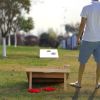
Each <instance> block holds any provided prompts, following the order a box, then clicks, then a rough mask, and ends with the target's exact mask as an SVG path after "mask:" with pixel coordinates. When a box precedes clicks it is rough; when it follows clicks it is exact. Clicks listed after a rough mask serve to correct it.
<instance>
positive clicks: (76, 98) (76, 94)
mask: <svg viewBox="0 0 100 100" xmlns="http://www.w3.org/2000/svg"><path fill="white" fill-rule="evenodd" d="M79 93H80V88H75V92H74V95H73V97H72V100H78V97H79Z"/></svg>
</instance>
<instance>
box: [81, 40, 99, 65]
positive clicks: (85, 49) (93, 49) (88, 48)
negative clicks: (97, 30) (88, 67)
mask: <svg viewBox="0 0 100 100" xmlns="http://www.w3.org/2000/svg"><path fill="white" fill-rule="evenodd" d="M92 54H93V56H94V59H95V61H96V62H97V63H100V42H88V41H82V42H81V45H80V53H79V62H80V63H81V64H85V63H87V61H88V59H89V57H90V56H91V55H92Z"/></svg>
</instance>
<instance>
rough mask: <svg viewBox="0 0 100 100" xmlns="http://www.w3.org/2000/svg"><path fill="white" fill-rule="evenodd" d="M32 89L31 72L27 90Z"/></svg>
mask: <svg viewBox="0 0 100 100" xmlns="http://www.w3.org/2000/svg"><path fill="white" fill-rule="evenodd" d="M31 88H32V72H29V89H31Z"/></svg>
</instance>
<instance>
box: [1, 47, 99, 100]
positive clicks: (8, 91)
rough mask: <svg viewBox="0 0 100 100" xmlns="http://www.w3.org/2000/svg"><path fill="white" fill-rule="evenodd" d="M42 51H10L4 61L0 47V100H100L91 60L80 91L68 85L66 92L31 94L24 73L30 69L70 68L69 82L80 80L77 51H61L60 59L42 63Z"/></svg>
mask: <svg viewBox="0 0 100 100" xmlns="http://www.w3.org/2000/svg"><path fill="white" fill-rule="evenodd" d="M39 49H40V48H39V47H22V46H19V47H17V48H14V47H13V46H12V47H7V58H3V57H2V47H1V46H0V100H100V89H99V90H97V91H95V90H94V87H95V70H96V67H95V62H94V60H93V58H92V57H91V59H90V60H89V61H88V63H87V65H86V70H85V72H84V76H83V81H82V88H81V89H80V91H78V90H77V89H75V88H73V87H71V86H69V85H68V90H67V91H66V92H65V91H63V87H62V86H61V85H54V87H56V88H57V90H56V91H54V92H45V91H42V92H40V93H37V94H34V93H32V94H31V93H28V92H27V89H28V82H27V77H26V73H25V72H24V69H25V68H27V67H34V66H37V67H38V66H41V67H42V66H45V67H48V66H55V67H63V66H64V65H67V64H69V65H70V70H71V73H70V77H69V82H74V81H76V79H77V73H78V64H79V63H78V53H79V52H78V50H65V49H58V52H59V58H58V59H40V58H39ZM34 86H35V84H34ZM36 86H37V85H36ZM39 86H40V85H39Z"/></svg>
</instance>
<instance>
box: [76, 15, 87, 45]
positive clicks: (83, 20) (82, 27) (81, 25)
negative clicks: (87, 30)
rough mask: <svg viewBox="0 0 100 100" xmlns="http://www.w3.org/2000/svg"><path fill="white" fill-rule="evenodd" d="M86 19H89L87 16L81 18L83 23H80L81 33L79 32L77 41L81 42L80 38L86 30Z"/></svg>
mask: <svg viewBox="0 0 100 100" xmlns="http://www.w3.org/2000/svg"><path fill="white" fill-rule="evenodd" d="M86 20H87V18H84V17H82V18H81V23H80V26H79V33H78V37H77V43H80V38H81V37H82V34H83V32H84V27H85V24H86Z"/></svg>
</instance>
